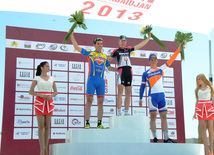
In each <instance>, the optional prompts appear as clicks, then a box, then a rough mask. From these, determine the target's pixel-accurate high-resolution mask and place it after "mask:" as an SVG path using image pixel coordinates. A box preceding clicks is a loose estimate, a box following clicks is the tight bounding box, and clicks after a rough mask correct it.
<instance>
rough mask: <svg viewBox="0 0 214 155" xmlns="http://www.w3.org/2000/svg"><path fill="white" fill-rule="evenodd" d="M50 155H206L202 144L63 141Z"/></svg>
mask: <svg viewBox="0 0 214 155" xmlns="http://www.w3.org/2000/svg"><path fill="white" fill-rule="evenodd" d="M50 155H204V146H203V145H202V144H181V143H180V144H179V143H177V144H174V143H168V144H164V143H157V144H156V143H114V142H111V143H64V144H63V143H61V144H52V145H50Z"/></svg>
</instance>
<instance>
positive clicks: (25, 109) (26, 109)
mask: <svg viewBox="0 0 214 155" xmlns="http://www.w3.org/2000/svg"><path fill="white" fill-rule="evenodd" d="M16 110H17V111H18V110H19V111H32V109H30V108H16Z"/></svg>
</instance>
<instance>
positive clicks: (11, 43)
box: [10, 41, 19, 47]
mask: <svg viewBox="0 0 214 155" xmlns="http://www.w3.org/2000/svg"><path fill="white" fill-rule="evenodd" d="M18 45H19V44H18V43H17V42H16V41H11V42H10V46H12V47H13V46H15V47H17V46H18Z"/></svg>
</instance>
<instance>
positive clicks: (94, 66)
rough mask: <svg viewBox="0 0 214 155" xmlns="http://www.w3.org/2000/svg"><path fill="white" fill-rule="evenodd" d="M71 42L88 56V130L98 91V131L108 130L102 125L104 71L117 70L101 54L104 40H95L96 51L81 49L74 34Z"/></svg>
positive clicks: (105, 56)
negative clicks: (92, 106)
mask: <svg viewBox="0 0 214 155" xmlns="http://www.w3.org/2000/svg"><path fill="white" fill-rule="evenodd" d="M71 42H72V43H73V46H74V48H75V49H76V50H77V51H79V52H80V53H81V54H83V55H85V56H87V58H88V62H89V74H88V80H87V90H86V97H87V102H86V109H85V119H86V126H85V128H86V129H89V128H90V123H89V119H90V114H91V105H92V101H93V96H94V92H95V90H96V93H97V106H98V112H97V116H98V123H97V128H98V129H106V127H104V126H103V125H102V117H103V101H104V96H105V81H104V78H103V77H104V71H105V67H107V68H108V70H109V71H117V68H114V67H111V66H110V63H109V59H108V56H107V55H105V54H104V53H101V51H102V48H103V39H102V38H95V39H94V41H93V43H94V47H95V51H91V50H86V49H84V48H81V47H79V45H78V44H77V42H76V40H75V38H74V34H73V33H72V34H71Z"/></svg>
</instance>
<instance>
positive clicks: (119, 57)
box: [109, 33, 151, 116]
mask: <svg viewBox="0 0 214 155" xmlns="http://www.w3.org/2000/svg"><path fill="white" fill-rule="evenodd" d="M150 38H151V33H149V37H148V38H147V39H146V40H143V41H142V42H140V43H139V44H138V45H135V46H133V47H126V44H127V39H126V36H124V35H121V36H120V37H119V48H117V49H114V50H113V51H112V53H111V55H110V57H109V61H111V60H113V58H116V61H117V67H118V74H117V84H118V96H117V115H118V116H121V106H122V95H123V90H124V87H125V101H124V105H125V116H128V115H129V105H130V96H131V91H132V66H131V61H130V54H131V52H133V51H136V50H139V49H140V48H142V47H143V46H145V45H146V44H147V43H148V41H149V39H150Z"/></svg>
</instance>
